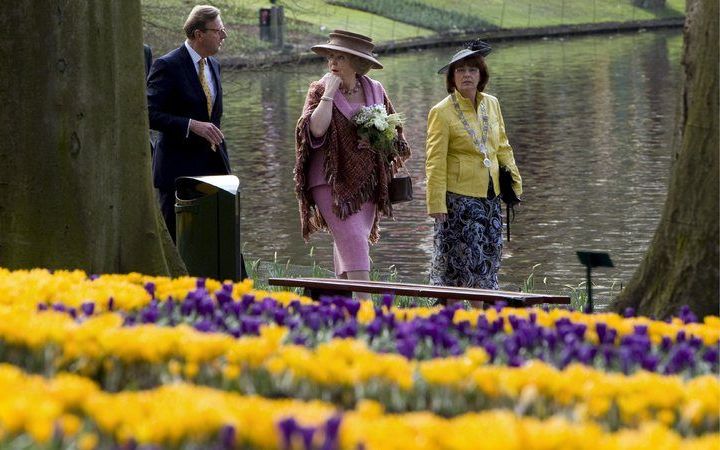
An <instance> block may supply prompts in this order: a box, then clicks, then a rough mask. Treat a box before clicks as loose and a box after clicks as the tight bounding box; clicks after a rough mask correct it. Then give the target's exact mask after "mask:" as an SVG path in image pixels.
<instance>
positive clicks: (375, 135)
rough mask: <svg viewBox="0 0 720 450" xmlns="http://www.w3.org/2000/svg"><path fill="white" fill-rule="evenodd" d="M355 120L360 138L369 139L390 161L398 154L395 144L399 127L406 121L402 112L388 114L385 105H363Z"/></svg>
mask: <svg viewBox="0 0 720 450" xmlns="http://www.w3.org/2000/svg"><path fill="white" fill-rule="evenodd" d="M353 121H354V122H355V123H356V124H357V126H358V129H357V133H358V136H360V139H363V140H365V141H367V142H368V144H370V147H372V148H373V149H375V150H379V151H382V152H383V153H384V154H385V156H386V157H387V160H388V163H389V162H390V161H392V160H393V159H394V158H395V156H397V151H396V150H395V146H394V145H393V144H394V143H395V140H396V139H397V136H398V132H397V127H399V126H402V125H403V122H404V118H403V116H402V114H400V113H393V114H388V113H387V110H386V109H385V105H380V104H375V105H371V106H363V107H362V108H361V109H360V111H358V113H357V114H355V116H353Z"/></svg>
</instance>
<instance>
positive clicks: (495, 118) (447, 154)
mask: <svg viewBox="0 0 720 450" xmlns="http://www.w3.org/2000/svg"><path fill="white" fill-rule="evenodd" d="M451 96H455V98H456V99H457V100H458V104H459V105H460V109H461V110H462V111H463V114H464V115H465V118H466V119H467V121H468V123H469V124H470V126H471V127H472V128H473V129H474V130H475V133H476V135H477V137H478V139H479V140H480V141H482V120H481V118H480V114H479V112H477V111H475V110H474V109H473V104H472V102H471V101H470V100H468V99H466V98H465V97H463V96H462V95H460V94H459V93H458V92H457V91H455V92H454V93H453V94H451V95H448V96H447V97H445V99H443V100H442V101H441V102H440V103H438V104H437V105H435V106H433V108H432V109H431V110H430V113H429V114H428V131H427V144H426V152H425V153H426V161H425V173H426V176H427V197H426V199H427V210H428V214H434V213H447V205H446V204H445V193H446V192H448V191H449V192H454V193H456V194H461V195H467V196H470V197H481V198H485V197H487V191H488V185H489V181H488V180H489V178H488V172H490V174H491V175H492V179H493V188H494V189H495V192H496V193H498V194H499V193H500V174H499V167H500V166H503V167H507V168H508V169H509V170H510V172H511V173H512V178H513V189H514V191H515V193H516V194H517V195H518V196H519V195H520V194H521V193H522V179H521V178H520V172H519V171H518V168H517V166H516V165H515V158H514V156H513V151H512V147H510V144H509V143H508V139H507V136H506V135H505V122H504V121H503V117H502V114H501V112H500V104H499V103H498V100H497V98H495V97H493V96H492V95H489V94H485V93H482V92H478V94H477V101H478V111H480V103H479V102H483V103H484V104H485V107H486V109H487V113H488V118H489V119H488V120H489V123H488V125H489V127H488V137H487V144H486V146H487V151H488V158H489V159H490V161H491V163H492V164H491V166H490V170H488V169H487V168H486V167H485V166H483V155H482V153H480V151H479V150H477V149H476V147H475V144H474V143H473V139H472V137H471V136H470V135H469V134H468V132H467V131H466V130H465V127H464V126H463V124H462V122H461V121H460V119H459V118H458V115H457V112H456V111H455V107H454V106H453V102H452V99H451Z"/></svg>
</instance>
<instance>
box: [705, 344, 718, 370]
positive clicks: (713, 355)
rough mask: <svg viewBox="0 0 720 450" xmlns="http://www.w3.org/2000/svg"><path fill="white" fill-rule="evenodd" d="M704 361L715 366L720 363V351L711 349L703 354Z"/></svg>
mask: <svg viewBox="0 0 720 450" xmlns="http://www.w3.org/2000/svg"><path fill="white" fill-rule="evenodd" d="M702 360H703V361H705V362H706V363H709V364H712V365H713V366H714V365H716V364H717V363H718V350H717V348H713V347H710V348H708V349H707V350H705V353H703V356H702Z"/></svg>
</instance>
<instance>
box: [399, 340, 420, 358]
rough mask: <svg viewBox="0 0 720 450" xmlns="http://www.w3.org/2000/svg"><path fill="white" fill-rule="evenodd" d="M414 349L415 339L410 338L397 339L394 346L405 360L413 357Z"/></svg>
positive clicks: (415, 345)
mask: <svg viewBox="0 0 720 450" xmlns="http://www.w3.org/2000/svg"><path fill="white" fill-rule="evenodd" d="M415 347H417V339H416V338H414V337H412V336H408V337H406V338H404V339H399V340H398V341H397V344H396V349H397V352H398V353H400V354H401V355H403V356H404V357H405V358H407V359H413V358H414V357H415Z"/></svg>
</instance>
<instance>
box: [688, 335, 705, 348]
mask: <svg viewBox="0 0 720 450" xmlns="http://www.w3.org/2000/svg"><path fill="white" fill-rule="evenodd" d="M688 344H689V345H690V347H692V348H694V349H695V350H698V349H699V348H700V347H702V345H703V341H702V339H700V338H699V337H697V336H695V335H692V336H690V339H689V340H688Z"/></svg>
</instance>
